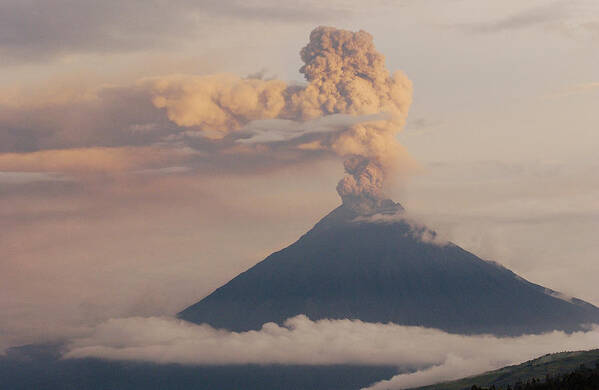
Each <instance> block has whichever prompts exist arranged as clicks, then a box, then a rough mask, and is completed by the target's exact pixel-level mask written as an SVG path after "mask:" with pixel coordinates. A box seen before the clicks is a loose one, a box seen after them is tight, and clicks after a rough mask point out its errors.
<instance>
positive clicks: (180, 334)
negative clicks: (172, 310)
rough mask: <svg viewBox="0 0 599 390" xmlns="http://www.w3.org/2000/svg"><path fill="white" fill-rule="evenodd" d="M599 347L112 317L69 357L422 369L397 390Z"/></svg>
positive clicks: (370, 328)
mask: <svg viewBox="0 0 599 390" xmlns="http://www.w3.org/2000/svg"><path fill="white" fill-rule="evenodd" d="M596 347H599V327H596V326H595V327H592V328H589V330H588V331H586V332H575V333H571V334H566V333H564V332H559V331H555V332H551V333H546V334H541V335H526V336H521V337H515V338H498V337H494V336H490V335H477V336H464V335H456V334H449V333H445V332H443V331H440V330H437V329H428V328H421V327H412V326H400V325H395V324H374V323H365V322H362V321H358V320H347V319H345V320H320V321H311V320H310V319H309V318H307V317H306V316H304V315H299V316H296V317H293V318H290V319H288V320H287V321H286V322H285V324H284V325H283V326H279V325H277V324H274V323H267V324H264V325H263V327H262V329H261V330H259V331H249V332H241V333H236V332H229V331H224V330H218V329H214V328H212V327H210V326H208V325H194V324H191V323H188V322H185V321H181V320H177V319H173V318H163V317H150V318H142V317H134V318H123V319H111V320H109V321H107V322H105V323H103V324H101V325H99V326H97V327H96V328H95V330H94V331H93V332H92V333H91V334H90V335H89V336H88V337H85V338H81V339H78V340H76V341H74V342H73V343H72V344H71V345H70V347H69V350H68V352H67V353H66V355H65V357H66V358H86V357H93V358H102V359H114V360H136V361H150V362H157V363H180V364H203V365H221V364H310V365H328V364H360V365H397V366H402V367H410V368H414V369H416V370H417V371H415V372H413V373H410V374H402V375H398V376H396V377H394V378H392V379H390V380H388V381H383V382H379V383H377V384H374V385H373V386H372V387H371V389H400V388H408V387H412V386H419V385H426V384H430V383H434V382H438V381H442V380H448V379H453V378H459V377H463V376H466V375H471V374H475V373H478V372H482V371H485V370H489V369H493V368H499V367H502V366H504V365H508V364H513V363H517V362H522V361H525V360H528V359H532V358H534V357H537V356H539V355H542V354H546V353H550V352H559V351H565V350H581V349H590V348H596Z"/></svg>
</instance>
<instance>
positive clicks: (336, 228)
mask: <svg viewBox="0 0 599 390" xmlns="http://www.w3.org/2000/svg"><path fill="white" fill-rule="evenodd" d="M424 233H425V236H423V234H424ZM435 237H436V233H435V232H434V231H432V230H430V229H428V228H426V227H425V226H424V225H420V224H414V223H413V222H411V221H408V220H407V219H406V218H405V211H404V209H403V207H401V205H399V204H398V203H395V202H393V201H391V200H382V201H380V202H378V203H377V207H376V208H371V209H368V210H367V211H366V212H365V211H364V209H363V208H361V209H360V208H355V207H351V205H348V204H342V205H341V206H339V207H337V208H336V209H335V210H333V211H332V212H331V213H329V214H327V215H326V216H325V217H324V218H322V219H321V220H320V221H319V222H318V223H316V224H315V225H314V227H313V228H312V229H310V230H309V231H308V232H307V233H305V234H304V235H302V236H301V237H300V238H299V239H298V240H297V241H296V242H294V243H293V244H291V245H289V246H288V247H286V248H284V249H281V250H279V251H277V252H274V253H273V254H271V255H270V256H268V257H266V259H264V260H263V261H261V262H259V263H258V264H256V265H255V266H253V267H251V268H250V269H248V270H246V271H244V272H243V273H241V274H239V275H238V276H236V277H235V278H233V279H232V280H231V281H229V282H228V283H226V284H225V285H223V286H221V287H219V288H218V289H216V290H215V291H214V292H212V293H211V294H209V295H208V296H207V297H205V298H204V299H202V300H200V301H199V302H197V303H196V304H194V305H191V306H189V307H188V308H186V309H185V310H183V311H182V312H180V313H179V314H178V317H179V318H181V319H184V320H187V321H190V322H194V323H207V324H209V325H212V326H214V327H216V328H223V329H228V330H232V331H247V330H257V329H260V328H261V326H262V324H264V323H266V322H276V323H278V324H282V323H283V322H284V321H285V320H286V319H287V318H289V317H293V316H295V315H298V314H305V315H306V316H308V317H309V318H310V319H312V320H318V319H324V318H329V319H342V318H350V319H360V320H362V321H365V322H381V323H387V322H393V323H396V324H400V325H411V326H424V327H432V328H438V329H442V330H444V331H447V332H451V333H460V334H481V333H491V334H495V335H499V336H515V335H521V334H525V333H542V332H546V331H550V330H556V329H558V330H565V331H575V330H580V329H582V328H583V325H584V324H585V323H595V322H599V309H598V308H597V307H595V306H593V305H592V304H590V303H587V302H584V301H582V300H578V299H571V300H570V301H568V300H564V299H561V298H558V297H556V296H555V295H556V294H558V293H556V292H554V291H553V290H551V289H547V288H545V287H543V286H540V285H537V284H534V283H531V282H529V281H527V280H526V279H524V278H521V277H520V276H518V275H516V274H515V273H513V272H512V271H510V270H509V269H507V268H505V267H503V266H501V265H498V264H497V263H492V262H489V261H485V260H483V259H480V258H479V257H477V256H476V255H474V254H472V253H470V252H468V251H466V250H464V249H462V248H460V247H459V246H457V245H455V244H453V243H444V244H439V243H438V242H435ZM548 292H549V293H548Z"/></svg>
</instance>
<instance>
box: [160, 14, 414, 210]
mask: <svg viewBox="0 0 599 390" xmlns="http://www.w3.org/2000/svg"><path fill="white" fill-rule="evenodd" d="M300 56H301V59H302V61H303V62H304V65H303V66H302V67H301V68H300V73H302V74H303V75H304V77H305V79H306V81H307V82H308V83H307V85H305V86H296V85H288V84H286V83H285V82H283V81H280V80H262V79H255V78H254V79H252V78H245V79H244V78H240V77H237V76H231V75H213V76H193V77H189V76H171V77H167V78H162V79H154V80H150V83H151V88H152V91H153V94H154V96H153V103H154V105H155V106H156V107H159V108H165V109H166V112H167V115H168V117H169V119H170V120H172V121H173V122H175V123H176V124H178V125H179V126H184V127H194V128H195V129H198V130H199V131H201V132H202V133H203V134H204V136H205V137H208V138H213V139H221V138H225V137H235V134H236V133H237V134H242V133H243V134H245V135H246V137H247V135H248V134H249V138H240V139H238V141H239V142H243V143H245V144H266V143H272V144H274V143H278V144H277V145H275V146H272V145H271V147H277V146H279V147H285V148H288V149H289V148H295V149H297V150H322V151H325V152H328V153H332V154H336V155H339V156H342V157H344V158H345V159H346V160H345V163H344V166H345V170H346V172H347V175H346V176H345V177H344V178H343V179H342V180H341V181H340V182H339V184H338V185H337V190H338V192H339V195H340V196H341V198H342V200H343V202H344V204H347V205H349V206H350V207H352V208H355V209H356V210H362V211H367V210H369V209H371V210H372V209H376V207H377V204H379V203H380V202H381V201H382V200H383V199H384V195H383V189H384V186H385V183H386V182H387V180H388V179H389V177H390V176H391V175H390V174H391V173H392V172H393V170H394V169H396V167H397V166H398V162H399V161H400V158H401V157H402V155H404V153H403V149H402V148H401V145H400V144H399V143H398V142H397V140H396V134H397V133H398V132H399V131H400V130H401V129H402V127H403V125H404V124H405V120H406V117H407V115H408V110H409V108H410V104H411V102H412V83H411V81H410V80H409V79H408V78H407V77H406V76H405V75H404V74H403V73H402V72H400V71H398V72H395V73H393V74H391V73H390V72H389V71H388V70H387V68H386V66H385V58H384V56H383V55H382V54H381V53H379V52H378V51H377V50H376V49H375V46H374V43H373V39H372V36H371V35H370V34H369V33H367V32H365V31H358V32H351V31H346V30H339V29H336V28H333V27H322V26H321V27H317V28H316V29H314V30H313V31H312V32H311V34H310V41H309V43H308V44H307V45H306V46H305V47H304V48H303V49H302V50H301V52H300ZM336 114H344V115H351V116H355V117H360V116H361V117H364V118H370V119H363V120H362V121H360V122H356V123H352V124H350V125H348V126H345V127H343V128H341V129H338V128H335V129H334V130H329V131H322V132H318V131H315V132H306V131H303V132H297V135H295V134H293V135H275V136H268V135H265V134H264V131H261V132H260V133H257V134H256V133H252V126H251V122H252V121H256V120H264V119H285V120H291V121H298V122H305V121H310V120H314V119H316V118H320V117H324V116H329V115H336ZM308 133H309V134H310V136H309V137H308V138H309V139H308V140H306V139H305V138H306V136H305V135H306V134H308ZM237 136H238V137H239V135H237ZM269 140H272V141H269ZM260 141H262V142H260Z"/></svg>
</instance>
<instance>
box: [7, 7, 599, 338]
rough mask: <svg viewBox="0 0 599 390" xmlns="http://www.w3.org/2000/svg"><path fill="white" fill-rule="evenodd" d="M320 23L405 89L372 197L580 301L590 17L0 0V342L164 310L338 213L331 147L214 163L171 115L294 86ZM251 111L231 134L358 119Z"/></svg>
mask: <svg viewBox="0 0 599 390" xmlns="http://www.w3.org/2000/svg"><path fill="white" fill-rule="evenodd" d="M319 25H326V26H334V27H337V28H342V29H348V30H351V31H358V30H365V31H367V32H368V33H370V34H371V35H372V36H373V39H374V44H375V45H376V49H377V50H378V51H379V52H380V53H382V54H383V55H384V56H385V61H386V67H387V68H388V69H389V70H391V71H396V70H401V71H402V72H403V73H404V74H405V75H406V77H407V78H408V79H409V80H411V83H412V87H413V98H412V100H411V106H410V108H409V115H407V119H406V118H404V116H405V114H406V112H407V111H406V112H404V111H402V113H401V116H402V118H401V119H402V121H405V122H406V123H405V125H404V126H403V130H402V131H401V132H400V133H399V134H397V135H396V134H395V133H394V134H392V136H393V137H397V140H398V141H399V143H400V144H401V145H402V153H403V154H402V156H403V158H402V159H400V160H399V162H398V164H397V165H398V166H399V169H397V170H394V171H393V172H392V173H391V174H390V176H392V177H391V178H390V180H388V185H386V187H385V193H386V194H387V195H388V196H389V197H391V198H393V199H394V200H396V201H399V202H400V203H401V204H402V205H403V206H404V207H405V208H406V209H407V210H408V211H409V212H410V214H412V215H414V216H417V217H418V218H419V219H420V220H422V221H423V222H425V223H427V225H428V226H429V227H431V228H433V229H435V230H436V231H438V232H439V233H440V234H442V235H443V236H445V237H447V238H449V239H450V240H452V241H453V242H455V243H457V244H458V245H461V246H462V247H464V248H465V249H467V250H470V251H472V252H474V253H475V254H477V255H479V256H480V257H482V258H485V259H489V260H493V261H497V262H499V263H501V264H503V265H505V266H506V267H508V268H510V269H512V270H513V271H514V272H516V273H518V274H519V275H521V276H523V277H525V278H526V279H528V280H530V281H532V282H535V283H539V284H542V285H544V286H547V287H550V288H552V289H554V290H558V291H561V292H563V293H564V294H566V295H570V296H576V297H579V298H581V299H584V300H587V301H589V302H591V303H594V304H595V305H599V289H598V288H597V286H596V282H595V279H596V276H595V275H597V274H598V273H599V262H598V261H597V260H598V259H597V256H598V255H599V241H597V239H596V232H597V231H599V201H598V200H597V199H599V175H597V170H598V169H599V157H597V156H598V155H597V152H596V150H597V149H598V147H599V135H598V133H597V131H596V130H597V123H599V112H598V111H597V109H596V107H597V104H598V103H599V70H598V69H599V66H598V65H599V50H598V49H599V5H598V4H597V3H596V1H594V0H575V1H549V0H542V1H536V0H535V1H528V2H518V1H511V0H504V1H495V0H492V1H486V2H479V1H475V0H403V1H401V0H398V1H391V0H380V1H372V2H368V5H366V3H365V2H360V1H353V0H347V1H344V0H333V1H327V2H321V1H311V0H302V1H294V2H291V1H289V2H288V1H270V0H252V1H243V2H242V1H231V0H229V1H218V2H217V1H205V0H200V1H189V0H176V1H169V2H165V1H160V0H152V1H143V2H142V1H130V2H127V3H126V4H123V3H122V2H117V1H112V0H111V1H104V2H94V1H78V2H72V1H67V0H45V1H35V0H32V1H22V0H20V1H17V0H0V83H2V86H3V87H2V90H1V91H0V217H1V218H0V232H1V234H0V284H1V285H2V286H3V290H4V291H5V293H3V294H0V310H1V311H2V312H3V313H4V315H3V316H2V317H1V318H0V329H1V330H2V332H1V335H0V347H3V348H6V347H8V346H12V345H18V344H23V343H29V342H37V341H45V340H49V339H54V338H61V337H73V336H77V335H89V332H90V329H94V328H95V327H96V326H97V325H98V324H101V323H103V322H104V321H107V320H110V319H114V318H125V317H131V316H141V317H149V316H159V317H162V316H170V315H173V314H175V313H176V312H178V311H180V310H181V309H183V308H184V307H186V306H187V305H189V304H192V303H194V302H196V301H197V300H199V299H200V298H202V297H203V296H205V295H207V294H208V293H210V292H211V291H212V290H213V289H215V288H216V287H218V286H220V285H221V284H222V283H224V282H226V281H228V280H229V279H231V278H232V277H234V276H235V275H237V274H238V273H239V272H242V271H243V270H245V269H247V268H249V267H250V266H252V265H253V264H255V263H256V262H258V261H260V260H262V259H263V258H264V257H265V256H266V255H268V254H269V253H271V252H273V251H275V250H278V249H281V248H283V247H285V246H286V245H288V244H290V243H292V242H293V241H295V240H296V239H297V238H298V237H299V236H300V235H301V234H303V233H304V232H305V231H307V230H308V229H309V228H310V227H312V226H313V224H314V223H316V222H317V221H318V220H319V219H320V218H321V217H322V216H324V215H325V214H326V213H328V212H329V211H330V210H332V209H333V208H334V207H336V206H337V205H339V204H340V202H341V200H340V198H339V196H338V194H337V193H336V191H335V186H336V184H337V181H338V180H339V178H340V177H342V176H343V164H342V156H340V155H339V153H337V149H335V148H334V145H333V147H332V148H333V149H332V150H333V151H331V150H320V149H310V148H309V146H310V145H309V144H308V143H306V144H305V145H306V146H305V147H304V148H300V149H301V151H298V150H295V149H294V150H292V148H288V149H281V150H278V149H276V148H268V147H265V148H262V149H261V145H250V146H247V147H246V149H244V148H242V147H240V146H239V144H235V143H234V145H233V146H235V147H231V145H230V144H226V142H225V141H226V140H227V139H228V138H227V137H226V136H223V134H224V133H223V132H224V131H225V130H223V128H218V129H216V130H215V128H216V127H214V126H213V128H211V129H208V128H207V127H209V123H208V122H206V121H205V120H204V119H198V118H197V117H188V116H185V115H178V114H180V113H181V112H182V111H177V109H178V106H177V105H176V104H178V103H181V102H183V103H185V100H177V99H178V98H180V97H181V96H186V95H185V94H186V93H188V94H190V96H192V98H194V99H195V98H196V97H197V96H196V95H193V90H191V92H190V89H189V88H190V87H189V85H196V86H198V89H199V90H201V89H202V88H204V87H203V86H205V85H208V84H209V82H213V81H214V80H215V79H214V77H216V78H218V81H219V82H220V81H222V79H221V78H219V77H228V79H227V80H234V81H227V82H228V83H231V85H237V84H235V83H242V84H243V83H244V81H243V80H248V79H249V80H259V81H256V83H258V84H260V86H259V87H256V88H266V89H268V88H271V87H272V88H274V89H277V88H283V87H281V84H280V83H284V85H285V86H290V87H289V88H293V86H300V87H301V86H302V85H305V84H306V80H305V79H304V75H303V74H302V73H300V72H299V69H300V67H301V66H302V59H301V57H300V54H299V53H300V50H301V49H302V47H304V46H306V44H307V43H308V41H309V35H310V32H311V31H312V30H313V29H314V28H315V27H317V26H319ZM209 75H218V76H209ZM223 75H228V76H223ZM240 80H241V81H240ZM244 85H245V84H244ZM263 85H265V86H263ZM285 88H286V87H285ZM406 88H407V87H406ZM197 98H198V99H200V98H201V96H200V97H197ZM183 103H181V104H183ZM408 105H409V104H408ZM401 109H402V110H403V107H401ZM183 113H185V112H184V111H183ZM372 113H374V112H372ZM350 114H351V113H350ZM369 114H371V113H370V112H369ZM262 115H266V117H265V118H264V119H266V120H265V121H263V122H261V121H253V120H255V119H262V118H258V117H257V116H255V115H254V112H253V111H252V112H250V113H248V114H247V115H246V116H245V117H244V118H245V119H246V122H243V123H237V124H235V125H236V126H238V127H240V128H243V129H245V130H247V131H250V132H251V131H254V132H255V134H260V131H266V132H267V133H268V134H272V133H271V132H268V131H270V130H272V129H279V130H280V129H289V131H296V132H302V131H305V129H313V128H319V129H324V130H322V131H323V132H326V131H333V130H330V129H334V128H336V127H335V126H340V124H341V125H342V124H343V123H345V122H344V121H353V120H356V121H358V120H362V119H352V118H348V117H347V116H346V117H344V116H343V115H341V116H336V117H335V116H334V117H333V118H332V119H326V118H325V119H322V118H319V117H309V118H302V119H307V120H308V122H306V124H305V126H304V127H303V128H301V127H297V126H298V125H297V123H296V122H293V121H291V122H289V121H288V122H284V121H285V120H288V118H282V119H277V118H275V117H274V116H273V115H270V114H268V113H266V114H265V113H262ZM269 115H270V116H269ZM273 118H274V119H273ZM209 120H216V119H214V118H211V119H210V118H209ZM202 121H204V122H202ZM252 121H253V122H252ZM277 121H278V122H277ZM281 121H283V122H281ZM206 123H208V124H206ZM210 123H212V122H210ZM248 123H249V124H248ZM227 126H229V125H227ZM244 126H249V127H244ZM217 127H218V126H217ZM219 129H220V130H219ZM227 129H229V128H228V127H227ZM256 129H257V130H256ZM227 131H228V130H227ZM298 134H299V133H298ZM302 134H303V133H302ZM219 137H221V138H219ZM222 137H224V138H222ZM296 146H297V145H296ZM248 150H249V151H248ZM406 164H407V165H410V169H406V170H402V169H401V168H402V167H404V166H405V165H406Z"/></svg>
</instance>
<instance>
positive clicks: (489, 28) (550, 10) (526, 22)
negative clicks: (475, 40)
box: [457, 1, 569, 34]
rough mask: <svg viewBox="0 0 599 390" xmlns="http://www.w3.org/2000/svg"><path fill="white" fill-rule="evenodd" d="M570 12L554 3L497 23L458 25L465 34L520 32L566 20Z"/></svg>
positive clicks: (519, 13) (529, 9) (498, 20)
mask: <svg viewBox="0 0 599 390" xmlns="http://www.w3.org/2000/svg"><path fill="white" fill-rule="evenodd" d="M568 10H569V8H568V7H567V4H566V3H564V2H562V1H553V2H551V3H549V4H543V5H540V6H535V7H532V8H528V9H526V10H524V11H520V12H517V13H514V14H512V15H509V16H507V17H504V18H501V19H497V20H495V21H490V22H473V23H466V24H461V25H458V26H457V28H459V29H460V30H462V31H465V32H472V33H485V34H489V33H498V32H503V31H510V30H520V29H525V28H529V27H534V26H537V25H541V24H545V23H548V22H554V21H556V20H561V19H564V18H566V17H567V16H568Z"/></svg>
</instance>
